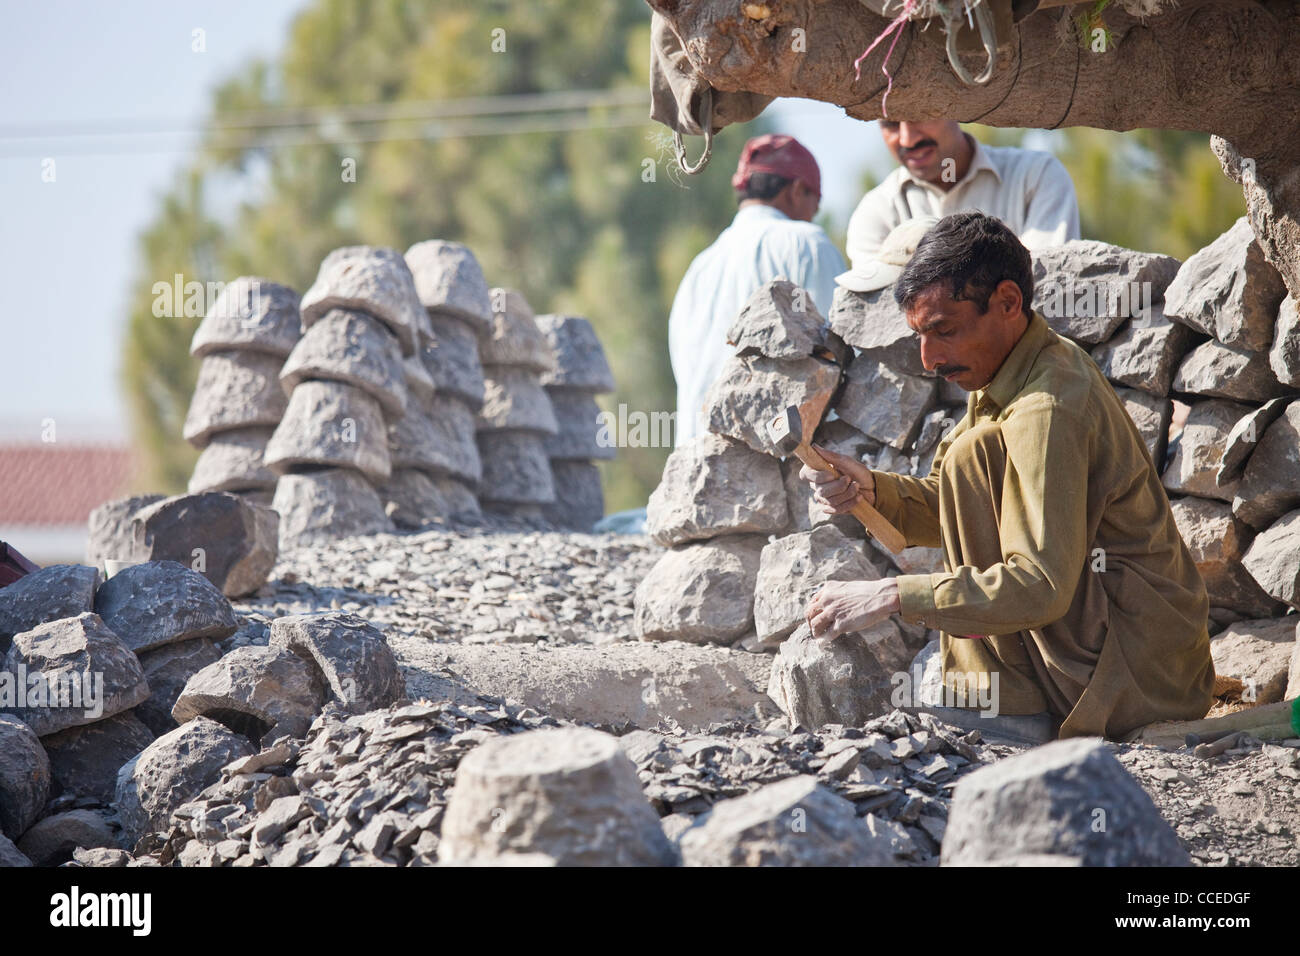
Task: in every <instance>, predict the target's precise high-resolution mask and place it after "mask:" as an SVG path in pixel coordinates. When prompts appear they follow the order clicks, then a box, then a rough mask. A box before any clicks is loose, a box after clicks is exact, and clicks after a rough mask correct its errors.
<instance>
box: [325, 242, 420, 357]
mask: <svg viewBox="0 0 1300 956" xmlns="http://www.w3.org/2000/svg"><path fill="white" fill-rule="evenodd" d="M331 309H354V310H356V311H359V312H366V313H368V314H370V315H372V316H374V317H375V318H376V319H379V321H381V322H383V323H384V324H385V325H386V326H388V328H389V329H390V330H392V332H393V334H394V335H395V336H397V340H398V342H399V343H401V346H402V354H403V355H411V354H413V353H414V352H415V341H416V336H417V333H419V332H420V331H421V330H423V329H425V328H427V323H428V317H427V316H426V315H425V313H424V309H423V308H422V307H421V304H420V297H419V295H418V294H417V293H416V286H415V279H414V278H413V277H412V275H411V270H410V269H409V268H408V267H407V264H406V261H405V260H404V259H403V258H402V256H401V254H400V253H398V252H397V251H396V250H395V249H384V248H379V247H376V246H345V247H343V248H341V249H335V250H334V251H333V252H331V253H330V254H329V255H327V256H326V257H325V258H324V259H323V260H322V261H321V264H320V271H319V272H317V273H316V281H315V282H314V283H312V286H311V288H310V289H308V290H307V291H306V292H304V293H303V295H302V328H303V332H304V334H305V333H306V332H308V331H310V330H311V327H312V326H313V325H314V324H315V323H316V322H317V321H318V320H320V319H321V318H323V317H324V316H325V315H326V314H327V313H328V312H329V311H330V310H331Z"/></svg>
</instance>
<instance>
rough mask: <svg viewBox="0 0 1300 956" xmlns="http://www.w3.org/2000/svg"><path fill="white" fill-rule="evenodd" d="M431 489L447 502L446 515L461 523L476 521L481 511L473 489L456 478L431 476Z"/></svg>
mask: <svg viewBox="0 0 1300 956" xmlns="http://www.w3.org/2000/svg"><path fill="white" fill-rule="evenodd" d="M433 487H434V488H436V489H437V490H438V493H439V494H440V495H442V497H443V500H444V501H446V502H447V513H448V514H449V515H451V516H452V517H453V518H458V519H460V520H462V521H473V520H476V519H477V518H478V517H479V515H480V513H481V511H480V508H479V503H478V494H477V493H476V492H475V490H474V489H473V488H471V487H470V486H469V485H467V484H465V483H464V482H463V481H461V480H459V479H457V478H447V477H444V476H441V475H434V476H433Z"/></svg>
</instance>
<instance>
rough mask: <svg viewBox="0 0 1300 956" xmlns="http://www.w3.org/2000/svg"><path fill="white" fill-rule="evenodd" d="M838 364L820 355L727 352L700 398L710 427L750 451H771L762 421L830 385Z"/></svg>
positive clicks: (836, 377)
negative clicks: (784, 356) (779, 356)
mask: <svg viewBox="0 0 1300 956" xmlns="http://www.w3.org/2000/svg"><path fill="white" fill-rule="evenodd" d="M839 380H840V366H838V365H836V364H835V363H833V362H828V361H825V360H823V359H819V358H806V359H799V360H797V361H785V360H782V359H770V358H766V357H765V356H762V355H752V356H732V357H730V358H728V359H727V360H726V362H724V363H723V365H722V369H721V370H720V371H719V373H718V378H717V380H716V381H715V382H714V383H713V385H712V386H711V387H710V389H709V392H708V395H707V396H706V397H705V400H704V404H705V407H706V408H707V410H708V422H709V431H711V432H714V433H716V434H719V435H727V436H728V437H731V438H735V439H736V440H737V441H743V442H744V443H745V444H746V445H748V446H749V447H750V448H752V449H754V451H757V452H762V453H764V454H771V453H772V452H773V448H772V439H771V437H770V436H769V434H768V431H767V423H768V422H770V421H771V420H772V418H773V416H775V415H779V414H781V413H782V412H783V411H785V409H786V407H787V406H789V405H802V404H803V403H804V402H805V401H807V400H808V399H809V398H812V397H814V396H817V395H821V394H824V393H825V392H827V391H830V390H833V389H834V388H835V387H836V386H837V385H838V383H839Z"/></svg>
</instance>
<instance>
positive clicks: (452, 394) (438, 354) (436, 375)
mask: <svg viewBox="0 0 1300 956" xmlns="http://www.w3.org/2000/svg"><path fill="white" fill-rule="evenodd" d="M429 321H430V322H431V323H432V324H433V341H432V342H428V343H426V344H425V345H424V347H423V348H422V349H421V350H420V356H421V358H422V360H423V361H424V366H425V368H427V369H428V370H429V375H430V377H431V378H432V379H433V386H434V389H435V392H436V393H437V394H438V395H442V396H446V397H448V398H455V399H458V400H460V401H462V402H464V403H465V404H466V405H468V406H469V407H470V408H471V409H473V410H474V411H477V410H478V408H479V406H480V405H482V404H483V363H482V359H481V357H480V356H479V351H478V349H479V338H478V334H477V333H476V332H475V331H474V329H473V328H472V327H471V326H469V325H467V324H465V323H464V322H462V321H461V320H460V319H458V318H455V317H454V316H450V315H443V314H442V313H438V312H435V313H431V314H430V315H429Z"/></svg>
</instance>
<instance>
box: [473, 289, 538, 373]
mask: <svg viewBox="0 0 1300 956" xmlns="http://www.w3.org/2000/svg"><path fill="white" fill-rule="evenodd" d="M488 297H489V299H491V302H492V331H491V333H490V334H489V335H487V336H484V338H483V341H482V342H481V343H480V345H479V357H480V358H481V359H482V361H483V364H484V365H497V366H508V367H511V368H521V369H527V370H529V371H532V372H534V373H536V374H538V375H540V374H542V373H545V372H551V371H554V369H555V356H554V355H552V354H551V346H550V343H549V342H547V341H546V336H544V335H542V330H541V329H539V328H538V327H537V319H536V317H535V316H534V315H533V310H532V309H531V308H529V305H528V300H526V299H525V298H524V297H523V294H522V293H521V292H519V291H517V290H515V289H491V290H489V292H488Z"/></svg>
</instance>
